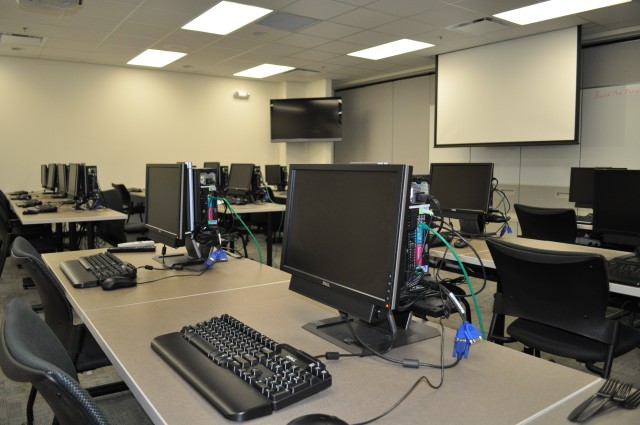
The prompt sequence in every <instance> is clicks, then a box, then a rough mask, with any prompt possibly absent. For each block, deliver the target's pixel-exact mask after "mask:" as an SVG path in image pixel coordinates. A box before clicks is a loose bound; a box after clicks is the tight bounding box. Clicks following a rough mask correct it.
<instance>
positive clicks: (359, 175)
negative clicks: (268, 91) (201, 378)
mask: <svg viewBox="0 0 640 425" xmlns="http://www.w3.org/2000/svg"><path fill="white" fill-rule="evenodd" d="M410 178H411V167H410V166H408V165H373V164H371V165H368V164H367V165H365V164H348V165H346V164H345V165H326V164H325V165H291V166H290V169H289V194H288V197H287V214H286V218H285V225H284V232H283V233H284V240H283V246H282V261H281V269H282V270H284V271H286V272H287V273H290V274H291V282H290V284H289V289H290V290H292V291H294V292H297V293H300V294H302V295H304V296H306V297H309V298H311V299H313V300H315V301H318V302H320V303H322V304H325V305H327V306H329V307H332V308H335V309H336V310H338V311H339V312H340V313H341V317H339V318H332V319H328V320H324V321H314V322H310V323H308V324H306V325H304V326H303V327H304V328H305V329H307V330H309V331H310V332H313V333H315V334H317V335H319V336H321V337H323V338H325V339H327V340H329V341H331V342H333V343H334V344H336V345H338V346H340V347H342V348H344V349H346V350H349V351H352V352H357V353H360V352H362V346H360V345H359V344H357V343H353V344H349V343H347V344H345V341H354V340H355V338H354V335H353V334H352V333H351V331H350V329H349V328H348V326H347V325H346V323H345V317H346V316H348V317H349V320H352V319H355V320H354V321H353V328H354V330H355V333H356V335H358V337H359V338H361V339H362V340H363V341H364V342H365V344H366V345H369V346H372V347H375V348H376V349H377V350H380V349H382V348H390V345H394V346H399V345H404V344H407V343H410V342H413V341H414V340H420V339H424V338H426V337H430V336H435V334H429V335H421V334H420V332H419V331H418V330H416V329H413V328H409V329H405V328H407V327H408V323H410V320H408V321H405V322H404V323H403V325H402V326H400V325H399V326H398V328H399V329H402V331H401V332H400V331H399V334H398V335H397V337H396V338H395V340H394V339H393V338H392V336H391V334H390V332H389V328H388V327H387V325H389V324H390V323H387V322H388V321H390V320H393V321H395V319H396V318H397V317H399V316H401V315H399V314H398V315H396V314H394V313H398V312H397V311H396V305H397V302H398V298H397V297H398V293H399V289H400V288H401V286H402V285H403V284H404V281H403V279H404V276H405V274H404V272H405V270H404V265H403V264H405V263H404V260H405V258H406V257H405V254H406V251H405V243H406V229H407V224H406V221H407V217H408V205H409V204H408V193H409V183H410ZM405 319H406V317H405ZM418 328H422V327H418ZM411 329H413V330H411ZM414 338H415V339H414Z"/></svg>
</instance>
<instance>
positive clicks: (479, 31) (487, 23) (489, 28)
mask: <svg viewBox="0 0 640 425" xmlns="http://www.w3.org/2000/svg"><path fill="white" fill-rule="evenodd" d="M509 26H510V25H508V24H506V23H504V22H502V21H499V20H497V19H493V18H481V19H476V20H474V21H471V22H463V23H461V24H456V25H452V26H450V27H447V29H450V30H455V31H462V32H466V33H468V34H472V35H483V34H487V33H490V32H493V31H498V30H502V29H505V28H509Z"/></svg>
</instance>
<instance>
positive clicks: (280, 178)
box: [264, 164, 287, 190]
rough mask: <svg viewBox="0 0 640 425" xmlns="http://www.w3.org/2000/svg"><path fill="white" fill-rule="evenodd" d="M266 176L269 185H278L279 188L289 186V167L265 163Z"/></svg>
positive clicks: (283, 188) (282, 188)
mask: <svg viewBox="0 0 640 425" xmlns="http://www.w3.org/2000/svg"><path fill="white" fill-rule="evenodd" d="M264 178H265V180H266V181H267V184H268V185H269V186H276V188H277V189H278V190H285V189H286V188H287V167H285V166H282V165H278V164H276V165H265V166H264Z"/></svg>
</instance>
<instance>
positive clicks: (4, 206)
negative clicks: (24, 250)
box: [0, 191, 58, 275]
mask: <svg viewBox="0 0 640 425" xmlns="http://www.w3.org/2000/svg"><path fill="white" fill-rule="evenodd" d="M18 236H22V237H24V238H26V239H29V240H30V241H31V243H32V245H33V246H34V247H35V248H36V250H37V251H38V252H42V253H45V252H55V251H56V250H57V249H58V241H57V240H56V238H55V235H54V234H53V231H52V230H51V226H50V225H37V224H36V225H28V226H26V225H23V224H21V223H20V220H19V219H18V218H17V217H16V215H15V214H14V213H13V211H11V206H10V204H9V200H8V199H7V197H6V196H5V194H4V193H3V192H2V191H0V275H2V271H3V270H4V264H5V262H6V259H7V256H8V255H9V253H10V252H11V245H12V243H13V240H14V239H15V238H16V237H18Z"/></svg>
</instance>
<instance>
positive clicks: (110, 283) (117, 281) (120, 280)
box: [100, 276, 138, 291]
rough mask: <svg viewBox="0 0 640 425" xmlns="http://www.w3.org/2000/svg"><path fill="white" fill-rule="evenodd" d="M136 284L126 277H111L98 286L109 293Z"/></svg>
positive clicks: (133, 280)
mask: <svg viewBox="0 0 640 425" xmlns="http://www.w3.org/2000/svg"><path fill="white" fill-rule="evenodd" d="M137 284H138V282H136V280H135V279H132V278H130V277H127V276H111V277H108V278H106V279H105V280H103V281H102V283H101V284H100V286H101V287H102V289H104V290H105V291H111V290H114V289H120V288H131V287H133V286H136V285H137Z"/></svg>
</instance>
